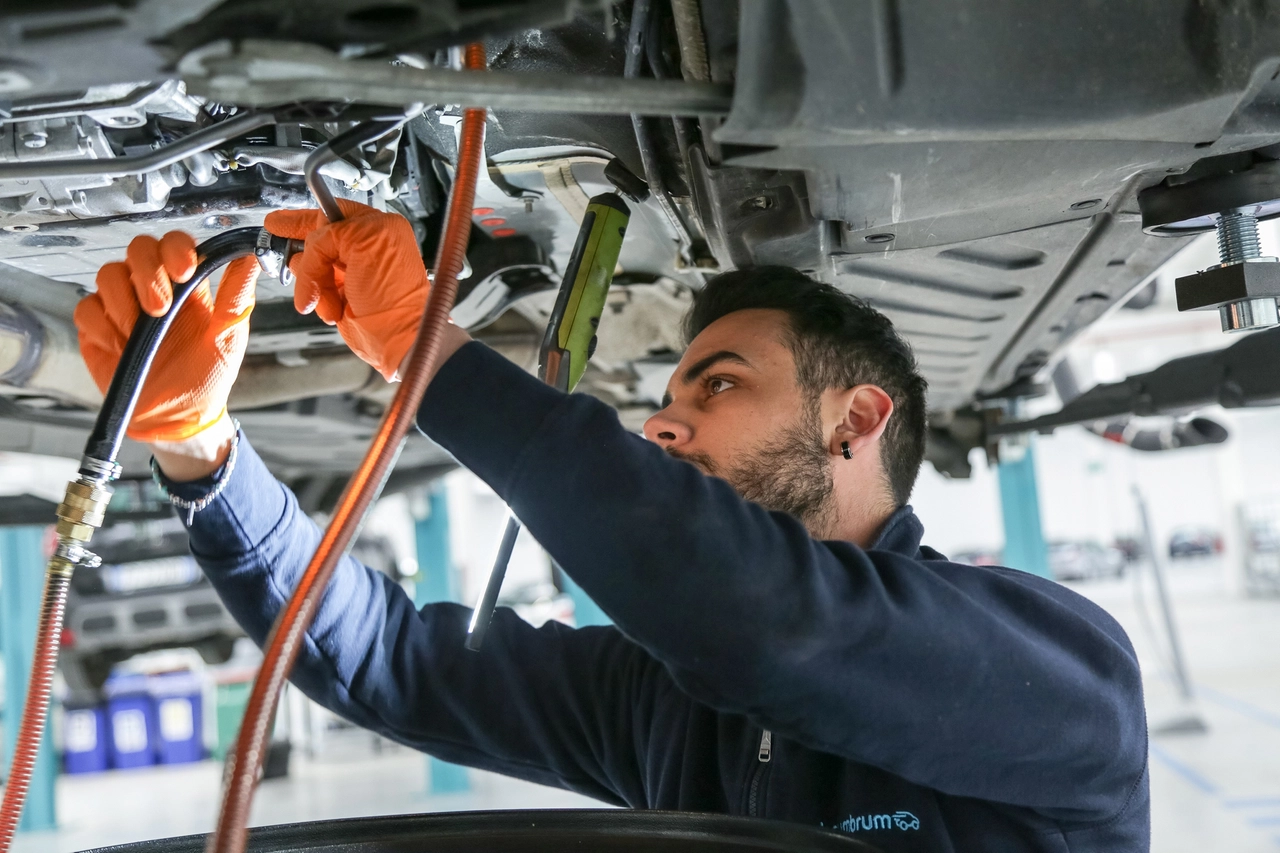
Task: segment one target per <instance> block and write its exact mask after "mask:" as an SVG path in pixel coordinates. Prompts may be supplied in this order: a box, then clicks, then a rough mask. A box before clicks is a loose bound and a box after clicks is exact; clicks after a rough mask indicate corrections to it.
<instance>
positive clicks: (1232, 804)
mask: <svg viewBox="0 0 1280 853" xmlns="http://www.w3.org/2000/svg"><path fill="white" fill-rule="evenodd" d="M1222 805H1223V806H1225V807H1226V808H1229V809H1260V808H1267V807H1268V806H1280V797H1239V798H1236V799H1231V800H1223V801H1222Z"/></svg>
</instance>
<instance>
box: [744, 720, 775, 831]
mask: <svg viewBox="0 0 1280 853" xmlns="http://www.w3.org/2000/svg"><path fill="white" fill-rule="evenodd" d="M772 758H773V732H771V731H769V730H768V729H765V730H764V731H762V732H761V733H760V749H759V751H757V752H756V759H757V760H756V769H755V772H753V773H752V774H751V791H750V793H749V794H748V795H747V815H748V816H750V817H760V783H761V782H763V781H764V775H765V771H767V770H768V768H769V761H770V759H772Z"/></svg>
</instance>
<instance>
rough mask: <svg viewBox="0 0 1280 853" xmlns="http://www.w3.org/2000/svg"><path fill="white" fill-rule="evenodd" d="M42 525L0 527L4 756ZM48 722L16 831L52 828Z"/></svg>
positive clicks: (29, 624) (35, 615) (41, 556)
mask: <svg viewBox="0 0 1280 853" xmlns="http://www.w3.org/2000/svg"><path fill="white" fill-rule="evenodd" d="M44 537H45V528H44V527H33V526H27V527H0V644H3V648H4V697H5V699H4V701H5V707H4V760H5V762H8V759H9V756H10V755H13V744H14V741H15V740H16V739H17V736H18V720H19V719H21V715H22V707H23V705H24V704H25V703H26V693H27V678H28V676H30V674H31V658H32V654H33V652H34V649H33V648H32V644H33V643H34V642H35V636H36V622H37V621H38V620H39V618H40V597H41V592H42V590H43V588H44V564H45V561H46V557H45V551H44V547H43V543H44ZM50 729H51V727H50V726H45V730H44V738H43V739H42V740H41V742H40V752H39V755H38V757H37V758H36V766H35V770H34V772H33V773H32V774H31V787H30V788H29V789H28V793H27V804H26V808H25V809H23V812H22V822H21V823H19V824H18V831H19V832H30V831H35V830H48V829H57V828H58V821H57V812H56V808H55V806H56V802H55V796H54V782H55V781H56V780H57V778H58V760H57V757H56V756H55V755H54V753H53V742H52V733H51V731H50Z"/></svg>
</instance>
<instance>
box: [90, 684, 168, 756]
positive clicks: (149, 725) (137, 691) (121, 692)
mask: <svg viewBox="0 0 1280 853" xmlns="http://www.w3.org/2000/svg"><path fill="white" fill-rule="evenodd" d="M147 688H148V685H147V677H146V676H145V675H126V676H121V677H112V678H110V679H108V680H107V683H106V685H105V686H104V687H103V692H104V693H106V694H107V729H108V731H109V732H110V734H111V737H110V756H111V766H112V767H115V768H121V769H123V768H126V767H146V766H148V765H151V764H155V763H156V748H155V742H156V709H155V700H153V699H152V698H151V692H150V690H148V689H147Z"/></svg>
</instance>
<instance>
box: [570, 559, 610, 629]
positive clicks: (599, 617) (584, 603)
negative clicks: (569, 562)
mask: <svg viewBox="0 0 1280 853" xmlns="http://www.w3.org/2000/svg"><path fill="white" fill-rule="evenodd" d="M560 585H561V586H562V587H564V591H565V594H566V595H568V596H569V598H570V599H571V600H572V601H573V621H574V622H575V623H576V624H577V626H578V627H579V628H582V627H585V626H587V625H612V624H613V620H612V619H610V618H609V617H608V616H606V615H605V614H604V611H603V610H601V609H600V605H599V604H596V603H595V602H594V601H592V600H591V596H589V595H587V591H586V590H585V589H583V588H582V587H580V586H578V584H577V581H575V580H574V579H573V578H571V577H569V576H568V575H567V574H565V573H564V572H563V571H562V572H560Z"/></svg>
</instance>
